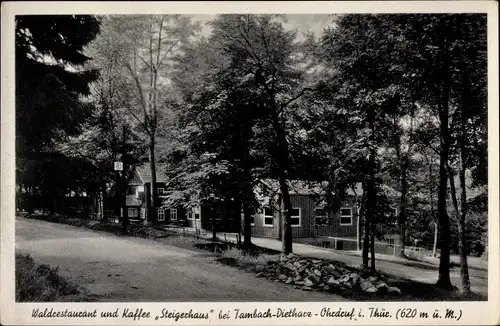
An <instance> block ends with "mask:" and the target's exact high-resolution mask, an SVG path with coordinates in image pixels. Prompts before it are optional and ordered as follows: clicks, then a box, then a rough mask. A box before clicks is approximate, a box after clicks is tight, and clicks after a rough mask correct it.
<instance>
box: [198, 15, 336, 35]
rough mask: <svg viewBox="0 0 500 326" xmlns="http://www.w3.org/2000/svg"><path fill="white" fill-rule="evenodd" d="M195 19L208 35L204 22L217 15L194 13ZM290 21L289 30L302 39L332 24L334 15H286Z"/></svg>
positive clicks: (318, 33)
mask: <svg viewBox="0 0 500 326" xmlns="http://www.w3.org/2000/svg"><path fill="white" fill-rule="evenodd" d="M191 17H192V19H193V21H199V22H200V23H202V26H204V27H203V30H202V32H201V35H203V36H208V35H209V33H210V28H209V27H208V26H205V24H204V23H206V22H208V21H210V20H212V19H214V18H215V15H192V16H191ZM286 18H287V20H288V22H287V23H286V24H284V27H285V28H286V29H289V30H297V38H298V39H299V40H300V39H302V35H303V34H304V33H307V32H309V31H312V32H314V33H315V34H316V35H317V36H318V35H320V34H321V33H322V32H323V29H324V28H326V27H327V26H329V25H331V23H332V21H333V17H331V16H330V15H327V14H325V15H318V14H316V15H311V14H301V15H286Z"/></svg>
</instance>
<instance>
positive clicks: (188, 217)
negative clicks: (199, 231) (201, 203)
mask: <svg viewBox="0 0 500 326" xmlns="http://www.w3.org/2000/svg"><path fill="white" fill-rule="evenodd" d="M187 219H188V220H192V219H193V212H188V213H187Z"/></svg>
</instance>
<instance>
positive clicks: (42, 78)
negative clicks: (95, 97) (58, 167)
mask: <svg viewBox="0 0 500 326" xmlns="http://www.w3.org/2000/svg"><path fill="white" fill-rule="evenodd" d="M99 28H100V23H99V20H98V19H97V18H96V17H93V16H76V15H72V16H65V15H59V16H50V15H23V16H16V125H17V126H18V127H17V130H16V144H17V146H16V150H17V152H18V154H22V153H25V152H30V151H43V150H47V149H50V147H51V145H52V144H53V142H54V140H57V139H58V138H59V137H60V136H61V135H64V134H65V133H66V134H75V133H78V132H79V130H80V126H81V123H82V122H84V121H85V119H86V118H87V117H88V116H89V113H90V112H91V111H90V109H91V108H90V107H89V105H88V104H87V103H85V102H82V101H80V96H85V95H88V94H89V93H90V89H89V83H90V82H91V81H93V80H95V79H96V78H97V71H95V70H83V71H82V70H81V67H82V65H83V64H85V63H86V62H87V61H88V60H89V59H90V58H89V57H87V56H86V55H84V54H83V49H84V47H85V46H86V45H87V44H88V43H89V42H91V41H92V40H93V39H94V38H95V37H96V35H97V34H98V33H99Z"/></svg>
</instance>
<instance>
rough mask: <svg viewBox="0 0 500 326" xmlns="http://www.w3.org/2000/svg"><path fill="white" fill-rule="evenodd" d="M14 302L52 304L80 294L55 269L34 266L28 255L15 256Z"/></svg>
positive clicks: (45, 266)
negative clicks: (65, 297)
mask: <svg viewBox="0 0 500 326" xmlns="http://www.w3.org/2000/svg"><path fill="white" fill-rule="evenodd" d="M15 272H16V301H17V302H52V301H59V300H61V299H62V297H64V296H68V295H75V294H80V291H79V290H78V288H77V287H76V286H75V285H72V284H71V283H69V282H67V281H66V280H65V279H64V278H62V277H61V276H59V275H58V269H57V268H51V267H50V266H47V265H36V264H35V261H34V260H33V258H32V257H31V256H30V255H20V254H16V271H15Z"/></svg>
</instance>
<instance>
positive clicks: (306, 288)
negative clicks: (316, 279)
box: [302, 286, 312, 291]
mask: <svg viewBox="0 0 500 326" xmlns="http://www.w3.org/2000/svg"><path fill="white" fill-rule="evenodd" d="M302 291H312V288H311V287H310V286H303V287H302Z"/></svg>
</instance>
